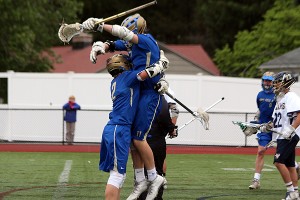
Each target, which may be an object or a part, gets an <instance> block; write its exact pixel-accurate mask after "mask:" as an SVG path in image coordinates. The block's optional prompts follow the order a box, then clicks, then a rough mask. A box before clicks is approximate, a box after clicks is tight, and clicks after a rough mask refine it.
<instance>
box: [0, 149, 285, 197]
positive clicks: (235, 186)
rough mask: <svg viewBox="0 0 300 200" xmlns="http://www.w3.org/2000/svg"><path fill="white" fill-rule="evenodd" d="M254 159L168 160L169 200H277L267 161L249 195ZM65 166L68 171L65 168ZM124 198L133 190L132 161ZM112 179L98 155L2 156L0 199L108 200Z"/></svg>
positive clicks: (275, 177)
mask: <svg viewBox="0 0 300 200" xmlns="http://www.w3.org/2000/svg"><path fill="white" fill-rule="evenodd" d="M254 159H255V156H254V155H191V154H189V155H174V154H172V155H168V157H167V163H168V171H167V180H168V189H167V190H165V193H164V199H166V200H176V199H177V200H186V199H194V200H195V199H202V200H204V199H210V200H220V199H222V200H229V199H231V200H232V199H238V200H240V199H241V200H250V199H251V200H253V199H264V200H269V199H270V200H276V199H281V198H282V197H284V195H285V186H284V184H283V181H282V180H281V177H280V175H279V173H278V171H277V170H276V169H275V168H274V167H273V165H272V159H273V156H266V160H265V165H266V166H265V170H266V171H264V173H263V177H262V181H261V185H262V188H261V189H260V190H255V191H250V190H249V189H248V186H249V184H250V181H251V179H252V177H253V167H254ZM66 166H67V168H66ZM127 171H128V172H127V179H126V181H125V185H124V188H123V190H122V193H121V194H122V195H121V199H126V197H127V196H128V195H129V193H130V192H131V189H132V185H133V174H132V168H131V160H129V162H128V170H127ZM107 177H108V174H106V173H103V172H100V171H98V154H97V153H9V152H7V153H5V152H1V153H0V200H1V199H16V200H23V199H24V200H25V199H30V200H38V199H104V197H103V194H104V188H105V184H106V181H107Z"/></svg>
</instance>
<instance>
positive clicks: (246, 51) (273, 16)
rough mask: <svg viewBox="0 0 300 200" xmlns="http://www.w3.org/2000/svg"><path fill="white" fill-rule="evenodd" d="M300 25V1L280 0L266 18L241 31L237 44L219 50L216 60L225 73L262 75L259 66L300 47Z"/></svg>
mask: <svg viewBox="0 0 300 200" xmlns="http://www.w3.org/2000/svg"><path fill="white" fill-rule="evenodd" d="M299 27H300V6H299V4H297V2H295V1H294V0H289V1H284V0H276V2H275V5H274V7H273V8H272V9H270V10H269V11H268V12H267V13H266V14H265V16H264V20H263V21H261V22H259V23H258V24H257V25H255V26H254V27H253V29H252V30H251V31H248V30H244V31H240V32H239V33H238V34H237V36H236V41H235V43H234V45H233V47H232V48H231V47H230V45H228V44H227V45H226V46H225V47H224V48H223V49H218V50H217V51H216V54H215V57H214V60H215V62H216V63H217V65H218V66H219V69H220V70H221V72H222V73H223V75H225V76H242V77H243V76H246V77H260V76H261V74H262V72H261V71H260V70H258V68H257V67H258V66H259V65H261V64H262V63H264V62H266V61H268V60H271V59H273V58H275V57H277V56H279V55H281V54H283V53H286V52H288V51H290V50H292V49H294V48H297V47H299V46H300V29H299Z"/></svg>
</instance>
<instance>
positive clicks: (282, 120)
mask: <svg viewBox="0 0 300 200" xmlns="http://www.w3.org/2000/svg"><path fill="white" fill-rule="evenodd" d="M295 112H300V98H299V96H298V95H297V94H296V93H295V92H288V93H286V94H285V95H284V96H283V97H282V99H280V100H279V101H278V102H277V103H276V106H275V108H274V111H273V115H272V118H273V125H274V127H273V129H274V130H275V131H277V132H282V131H283V129H284V127H286V126H289V125H291V124H292V123H293V114H294V113H295ZM296 133H297V135H299V136H300V130H299V129H296ZM273 135H277V134H275V133H273ZM277 139H284V138H283V137H282V136H280V135H278V136H277Z"/></svg>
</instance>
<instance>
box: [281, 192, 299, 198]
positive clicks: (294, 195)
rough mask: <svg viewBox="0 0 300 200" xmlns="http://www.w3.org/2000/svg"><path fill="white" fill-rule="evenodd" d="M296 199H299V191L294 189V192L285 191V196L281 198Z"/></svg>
mask: <svg viewBox="0 0 300 200" xmlns="http://www.w3.org/2000/svg"><path fill="white" fill-rule="evenodd" d="M298 199H299V193H298V191H294V192H287V193H286V195H285V198H284V199H282V200H298Z"/></svg>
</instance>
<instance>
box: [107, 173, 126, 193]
mask: <svg viewBox="0 0 300 200" xmlns="http://www.w3.org/2000/svg"><path fill="white" fill-rule="evenodd" d="M125 179H126V174H120V173H119V172H116V171H113V170H111V171H110V175H109V178H108V181H107V184H110V185H113V186H115V187H116V188H118V189H120V188H122V187H123V184H124V182H125Z"/></svg>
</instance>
